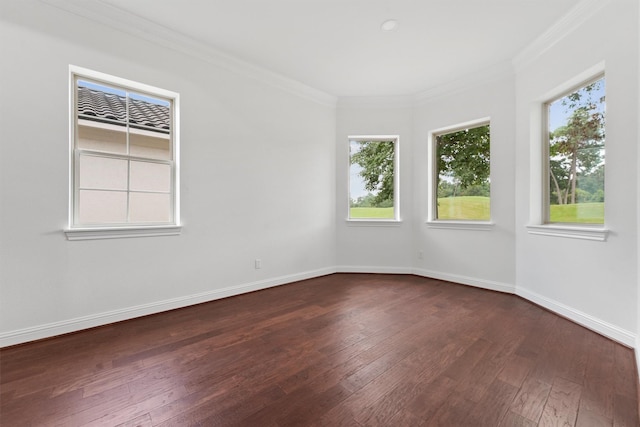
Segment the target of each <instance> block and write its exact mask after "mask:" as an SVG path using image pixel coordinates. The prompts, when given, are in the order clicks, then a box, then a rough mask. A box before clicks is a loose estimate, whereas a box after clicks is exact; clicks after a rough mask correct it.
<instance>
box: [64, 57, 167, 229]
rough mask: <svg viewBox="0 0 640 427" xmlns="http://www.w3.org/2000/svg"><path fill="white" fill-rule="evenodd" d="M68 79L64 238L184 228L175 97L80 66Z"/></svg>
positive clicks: (160, 90) (73, 70)
mask: <svg viewBox="0 0 640 427" xmlns="http://www.w3.org/2000/svg"><path fill="white" fill-rule="evenodd" d="M71 80H72V85H71V89H72V98H71V99H72V102H71V105H72V106H71V111H72V117H71V120H72V132H71V139H72V140H71V203H70V219H69V231H70V232H71V234H70V233H69V232H68V233H67V236H68V237H70V236H71V235H73V236H75V237H77V235H78V234H77V233H76V234H73V231H74V230H87V229H89V230H93V231H96V230H108V229H117V228H119V229H123V228H128V229H131V228H138V229H140V228H144V229H145V230H146V231H145V233H147V234H149V229H150V228H158V229H163V228H164V230H163V231H162V232H160V233H155V234H167V229H166V227H171V226H174V227H175V226H178V225H179V209H178V144H177V114H176V108H177V102H178V95H177V94H175V93H172V92H169V91H165V90H162V89H157V88H153V87H150V86H146V85H142V84H139V83H135V82H131V81H128V80H124V79H120V78H116V77H112V76H107V75H105V74H102V73H96V72H93V71H89V70H84V69H78V68H75V67H72V71H71ZM151 234H154V233H151ZM138 235H139V234H138ZM94 237H95V236H94ZM111 237H115V235H111ZM118 237H119V236H118Z"/></svg>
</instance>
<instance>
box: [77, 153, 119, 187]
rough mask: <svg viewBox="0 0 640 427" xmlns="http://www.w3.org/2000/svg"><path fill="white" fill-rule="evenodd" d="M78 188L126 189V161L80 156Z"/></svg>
mask: <svg viewBox="0 0 640 427" xmlns="http://www.w3.org/2000/svg"><path fill="white" fill-rule="evenodd" d="M80 188H94V189H104V190H126V189H127V160H123V159H112V158H109V157H98V156H87V155H80Z"/></svg>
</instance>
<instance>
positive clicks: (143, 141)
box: [129, 129, 171, 160]
mask: <svg viewBox="0 0 640 427" xmlns="http://www.w3.org/2000/svg"><path fill="white" fill-rule="evenodd" d="M169 138H170V135H169V134H165V133H159V132H149V131H144V130H138V129H131V131H130V133H129V145H130V150H131V151H130V153H131V155H132V156H137V157H146V158H149V159H158V160H170V159H171V141H170V139H169Z"/></svg>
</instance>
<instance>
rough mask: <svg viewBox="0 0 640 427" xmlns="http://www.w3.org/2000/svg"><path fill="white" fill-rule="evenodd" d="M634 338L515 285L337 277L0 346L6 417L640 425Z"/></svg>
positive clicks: (61, 421)
mask: <svg viewBox="0 0 640 427" xmlns="http://www.w3.org/2000/svg"><path fill="white" fill-rule="evenodd" d="M635 369H636V368H635V362H634V357H633V351H632V350H631V349H629V348H626V347H624V346H622V345H619V344H617V343H615V342H613V341H611V340H609V339H607V338H604V337H602V336H600V335H598V334H596V333H594V332H591V331H589V330H587V329H585V328H583V327H581V326H578V325H576V324H574V323H572V322H570V321H568V320H565V319H563V318H561V317H559V316H557V315H555V314H553V313H550V312H548V311H546V310H544V309H541V308H540V307H537V306H535V305H533V304H531V303H529V302H527V301H525V300H523V299H520V298H518V297H516V296H513V295H506V294H501V293H496V292H491V291H484V290H480V289H476V288H472V287H467V286H462V285H454V284H451V283H446V282H441V281H438V280H431V279H425V278H421V277H416V276H402V275H399V276H398V275H372V274H335V275H331V276H325V277H320V278H317V279H312V280H307V281H303V282H298V283H294V284H290V285H286V286H280V287H277V288H272V289H268V290H264V291H260V292H254V293H251V294H245V295H241V296H237V297H233V298H228V299H224V300H219V301H214V302H211V303H207V304H201V305H198V306H194V307H189V308H186V309H181V310H175V311H171V312H167V313H162V314H159V315H154V316H148V317H145V318H140V319H135V320H131V321H127V322H122V323H118V324H113V325H109V326H105V327H101V328H96V329H92V330H88V331H83V332H79V333H75V334H70V335H65V336H61V337H57V338H53V339H48V340H43V341H39V342H34V343H29V344H25V345H20V346H16V347H11V348H6V349H3V350H1V351H0V384H1V387H2V388H1V395H0V398H1V408H0V410H1V412H0V424H1V425H2V426H7V427H9V426H11V427H13V426H50V425H52V426H53V425H61V426H65V427H66V426H80V425H107V426H118V425H122V426H156V425H160V426H198V425H200V426H474V427H477V426H535V425H540V426H574V425H575V426H586V427H594V426H634V427H635V426H638V425H640V423H639V421H638V401H637V379H636V371H635Z"/></svg>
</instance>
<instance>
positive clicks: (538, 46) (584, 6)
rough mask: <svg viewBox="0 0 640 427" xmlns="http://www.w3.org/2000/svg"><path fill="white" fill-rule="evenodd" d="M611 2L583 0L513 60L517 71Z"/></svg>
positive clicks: (607, 0) (608, 0)
mask: <svg viewBox="0 0 640 427" xmlns="http://www.w3.org/2000/svg"><path fill="white" fill-rule="evenodd" d="M609 3H611V0H582V1H581V2H580V3H578V4H577V5H576V6H574V7H573V9H571V10H570V11H569V12H568V13H567V14H566V15H564V16H563V17H562V18H560V20H558V21H557V22H556V23H555V24H553V25H552V26H551V27H550V28H549V29H547V30H546V31H545V32H544V33H542V34H541V35H540V36H538V37H537V38H536V39H535V40H534V41H533V42H531V43H530V44H529V45H528V46H527V47H525V48H524V49H522V50H521V51H520V53H518V54H517V55H516V56H515V57H514V58H513V60H512V63H513V67H514V69H515V71H516V73H517V72H520V71H522V70H523V69H525V68H526V67H528V66H529V65H530V64H531V63H533V62H534V61H535V60H536V59H538V58H540V57H541V56H542V55H543V54H544V53H545V52H547V51H548V50H549V49H551V48H552V47H553V46H555V45H556V44H557V43H559V42H560V41H561V40H562V39H563V38H565V37H566V36H568V35H569V34H571V33H572V32H574V31H575V30H576V29H577V28H578V27H579V26H581V25H582V24H584V23H585V22H586V21H587V20H588V19H589V18H591V17H592V16H594V15H595V14H597V13H598V12H599V11H600V10H601V9H603V8H604V7H605V6H607V5H608V4H609Z"/></svg>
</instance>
